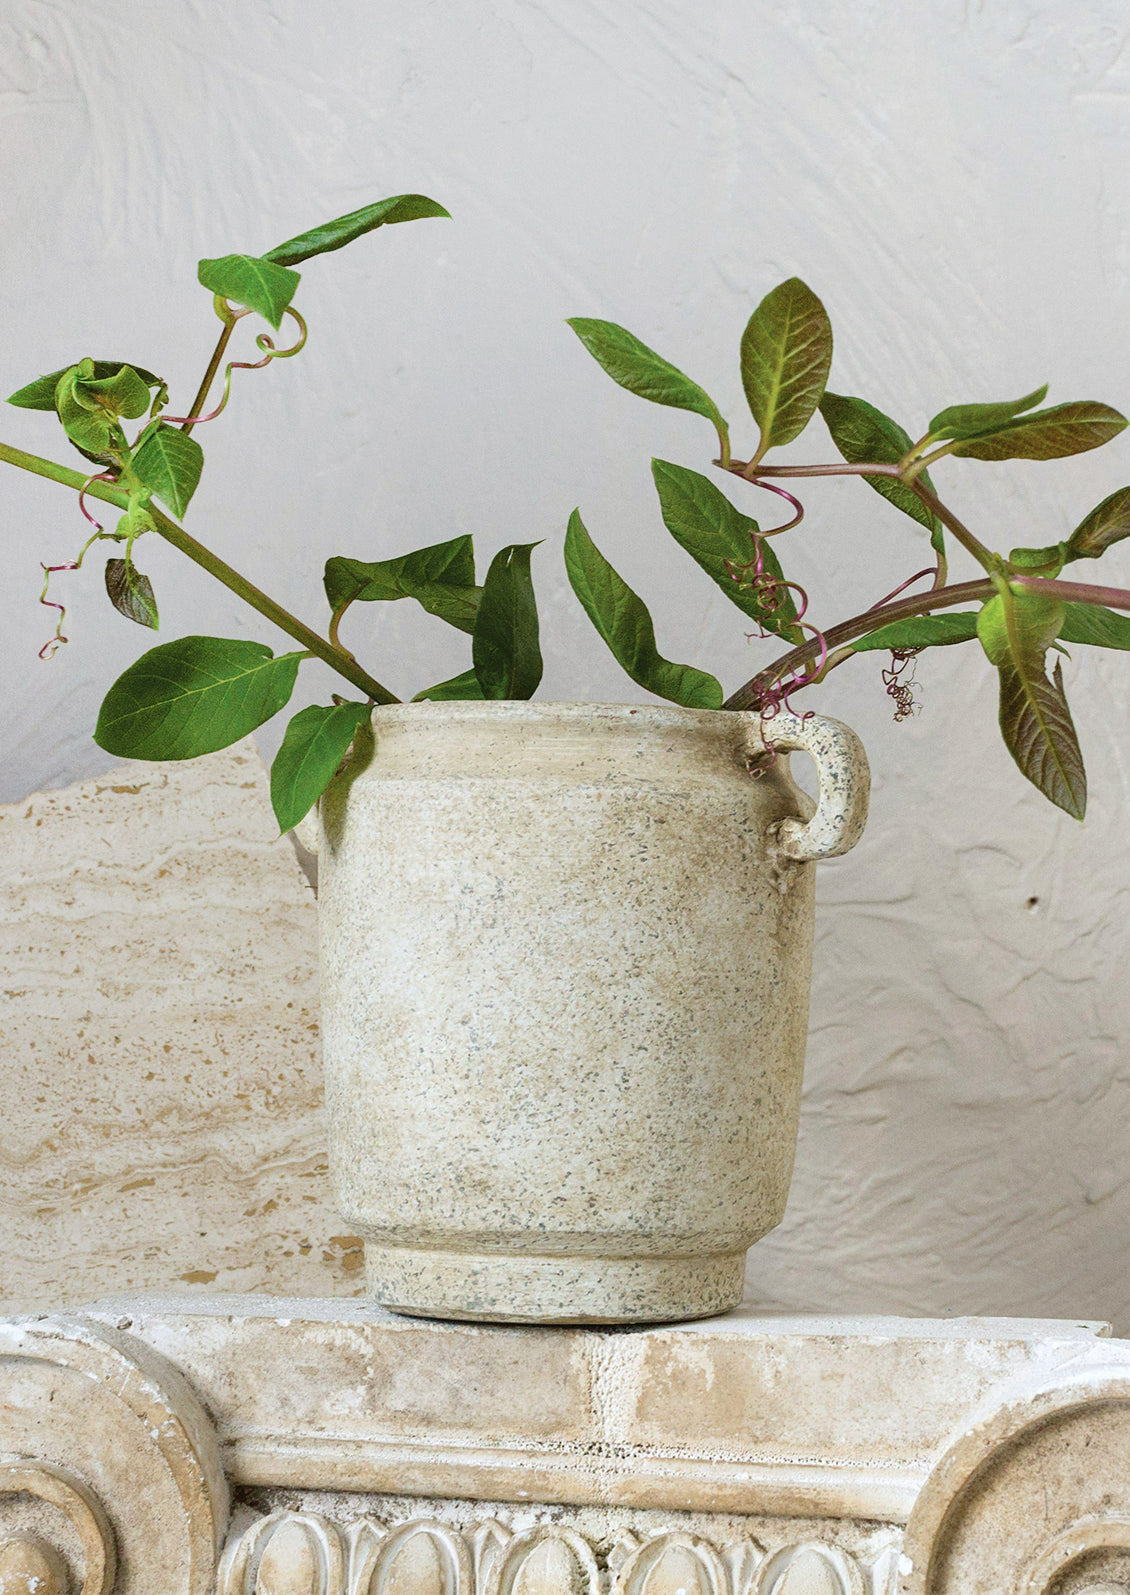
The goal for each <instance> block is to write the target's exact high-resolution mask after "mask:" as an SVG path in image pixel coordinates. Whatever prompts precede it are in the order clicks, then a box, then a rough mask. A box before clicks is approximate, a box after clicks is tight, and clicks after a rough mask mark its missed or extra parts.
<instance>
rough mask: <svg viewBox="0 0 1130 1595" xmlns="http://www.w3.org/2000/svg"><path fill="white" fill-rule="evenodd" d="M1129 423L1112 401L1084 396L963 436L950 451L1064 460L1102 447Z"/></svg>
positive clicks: (989, 456)
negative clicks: (971, 435)
mask: <svg viewBox="0 0 1130 1595" xmlns="http://www.w3.org/2000/svg"><path fill="white" fill-rule="evenodd" d="M1125 425H1126V417H1125V416H1124V415H1120V414H1119V412H1118V411H1117V410H1112V409H1111V407H1110V405H1109V404H1095V403H1092V402H1091V401H1090V400H1082V399H1081V400H1078V401H1077V402H1075V403H1072V404H1056V405H1053V406H1052V408H1051V409H1050V410H1036V411H1034V412H1033V413H1032V414H1031V415H1021V416H1018V417H1017V418H1016V420H1014V421H1009V422H1007V423H1006V424H1005V425H1004V426H1001V427H998V428H996V429H995V430H994V431H992V432H986V433H983V434H979V435H978V436H977V437H972V438H966V439H962V440H961V441H959V442H957V443H955V444H954V445H953V447H952V448H951V450H950V453H951V454H954V455H956V456H958V457H959V458H961V459H971V460H1060V459H1063V458H1064V457H1065V456H1066V455H1068V454H1082V453H1084V452H1085V451H1086V450H1087V449H1097V448H1100V447H1101V446H1102V444H1104V443H1109V442H1110V440H1111V438H1114V437H1117V436H1118V434H1119V433H1120V432H1121V431H1122V429H1123V427H1125Z"/></svg>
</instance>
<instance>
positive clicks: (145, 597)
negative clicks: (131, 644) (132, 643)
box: [106, 559, 158, 631]
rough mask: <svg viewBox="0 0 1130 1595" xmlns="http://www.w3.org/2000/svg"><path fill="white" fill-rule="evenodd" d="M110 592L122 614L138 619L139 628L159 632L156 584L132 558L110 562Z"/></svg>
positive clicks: (108, 563)
mask: <svg viewBox="0 0 1130 1595" xmlns="http://www.w3.org/2000/svg"><path fill="white" fill-rule="evenodd" d="M106 591H107V593H109V595H110V602H111V603H112V604H113V606H114V608H115V609H116V610H117V611H118V613H119V614H120V615H124V616H125V617H126V619H127V620H135V621H136V622H137V624H138V625H139V626H149V627H151V628H152V629H153V630H154V631H156V630H157V629H158V620H157V600H156V598H155V597H154V596H153V583H152V582H151V581H150V580H149V577H148V576H143V575H142V574H141V572H140V571H139V570H138V569H137V568H136V566H135V565H134V563H133V561H132V560H131V559H108V560H107V561H106Z"/></svg>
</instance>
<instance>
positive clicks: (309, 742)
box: [271, 703, 373, 831]
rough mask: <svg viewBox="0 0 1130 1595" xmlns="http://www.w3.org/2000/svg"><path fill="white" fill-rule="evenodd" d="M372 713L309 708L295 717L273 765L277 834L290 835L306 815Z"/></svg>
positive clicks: (360, 706) (368, 708) (363, 708)
mask: <svg viewBox="0 0 1130 1595" xmlns="http://www.w3.org/2000/svg"><path fill="white" fill-rule="evenodd" d="M372 712H373V706H372V704H369V703H337V704H331V705H330V706H329V707H328V708H323V707H322V706H321V705H319V704H311V706H310V707H309V708H308V709H300V710H299V711H298V713H297V714H296V715H295V716H294V718H293V719H292V720H291V722H290V724H289V725H288V726H287V728H286V734H285V736H284V737H283V739H282V743H281V745H280V747H279V751H278V752H277V753H276V754H275V758H274V763H273V764H272V765H271V807H272V808H273V809H274V811H275V818H276V820H278V822H279V830H280V831H293V830H294V827H295V826H296V825H297V824H298V822H299V820H300V819H302V818H303V816H304V815H306V814H308V813H309V812H310V810H311V809H312V808H313V806H314V804H315V803H316V802H317V801H318V799H319V798H320V797H321V795H322V793H323V792H324V791H325V790H326V788H327V786H329V784H330V782H331V781H332V780H333V778H334V775H335V773H336V771H337V767H338V765H339V764H340V763H341V761H342V759H344V757H345V755H346V752H347V750H348V748H349V744H350V743H351V742H352V741H353V738H354V737H355V736H356V734H357V729H358V727H359V726H362V725H364V724H365V722H366V721H367V720H368V719H369V717H370V715H371V714H372Z"/></svg>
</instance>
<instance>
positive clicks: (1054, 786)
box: [1000, 660, 1087, 820]
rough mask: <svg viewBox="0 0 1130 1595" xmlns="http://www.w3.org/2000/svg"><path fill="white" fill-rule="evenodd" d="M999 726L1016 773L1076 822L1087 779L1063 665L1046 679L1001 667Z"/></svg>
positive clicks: (1083, 805)
mask: <svg viewBox="0 0 1130 1595" xmlns="http://www.w3.org/2000/svg"><path fill="white" fill-rule="evenodd" d="M1000 688H1001V692H1000V728H1001V735H1002V736H1003V738H1004V742H1005V746H1006V747H1007V749H1008V751H1009V752H1010V753H1011V754H1012V757H1013V758H1014V759H1015V760H1016V763H1017V765H1018V766H1019V768H1020V770H1021V771H1022V772H1023V774H1024V775H1026V776H1027V777H1028V779H1029V781H1031V782H1032V784H1033V786H1036V787H1038V788H1039V789H1040V791H1041V792H1042V793H1043V794H1044V796H1045V797H1047V798H1049V799H1050V800H1051V802H1053V803H1054V804H1056V806H1057V807H1058V808H1061V809H1064V810H1065V811H1066V812H1067V813H1068V814H1070V815H1071V816H1072V817H1073V818H1074V819H1077V820H1081V819H1082V818H1083V815H1084V814H1085V812H1086V809H1087V775H1086V771H1085V770H1084V768H1083V755H1082V752H1081V751H1080V748H1079V739H1078V737H1077V736H1076V734H1075V725H1074V722H1073V721H1072V718H1071V710H1070V709H1069V708H1068V706H1067V698H1066V695H1065V694H1064V690H1063V666H1062V665H1061V664H1060V663H1059V661H1058V660H1057V661H1056V667H1055V675H1054V676H1053V678H1052V680H1051V681H1049V680H1048V679H1047V677H1046V676H1045V675H1044V673H1043V671H1042V670H1040V671H1039V672H1038V673H1036V674H1031V673H1029V672H1025V671H1022V670H1018V669H1016V668H1015V667H1014V666H1013V665H1011V664H1005V665H1002V666H1001V667H1000Z"/></svg>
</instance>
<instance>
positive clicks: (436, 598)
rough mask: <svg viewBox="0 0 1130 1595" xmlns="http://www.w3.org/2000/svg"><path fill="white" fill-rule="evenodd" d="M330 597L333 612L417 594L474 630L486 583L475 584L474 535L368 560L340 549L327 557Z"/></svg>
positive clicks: (433, 609) (453, 622)
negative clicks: (344, 553) (394, 555)
mask: <svg viewBox="0 0 1130 1595" xmlns="http://www.w3.org/2000/svg"><path fill="white" fill-rule="evenodd" d="M324 586H325V589H326V598H327V599H328V600H329V605H330V608H331V609H332V610H333V612H334V614H338V613H339V612H340V611H341V610H342V609H344V608H345V606H346V605H347V604H352V603H380V602H384V603H392V602H395V601H396V599H398V598H414V599H415V600H416V602H417V603H418V604H420V605H421V607H422V608H423V609H425V610H426V611H427V612H428V614H429V615H435V616H437V618H438V619H440V620H446V621H447V623H448V625H449V626H456V627H458V629H459V630H460V631H465V632H473V631H474V629H475V616H476V615H477V614H478V609H479V599H480V596H481V593H482V588H480V587H476V586H475V554H474V539H473V538H472V537H471V536H470V535H469V534H465V535H463V536H462V537H454V538H452V539H451V541H450V542H447V543H433V544H432V545H431V546H430V547H428V548H417V549H415V550H414V551H413V552H412V553H411V554H400V555H398V556H397V557H396V558H395V559H378V560H373V561H370V562H366V561H364V560H360V559H347V558H345V557H344V556H342V555H340V554H338V555H335V556H334V558H332V559H329V560H327V561H326V571H325V577H324Z"/></svg>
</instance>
